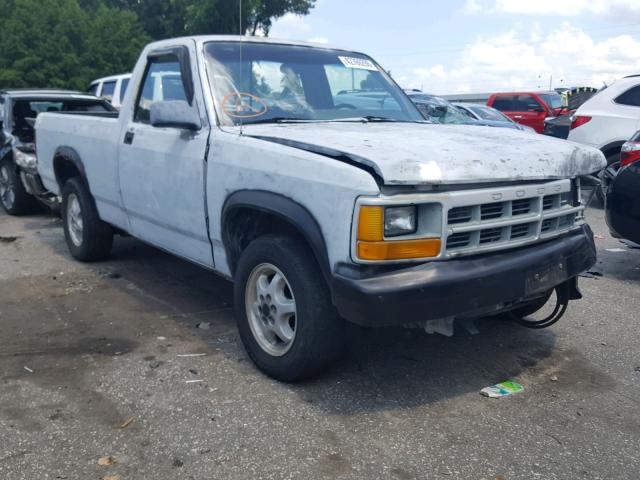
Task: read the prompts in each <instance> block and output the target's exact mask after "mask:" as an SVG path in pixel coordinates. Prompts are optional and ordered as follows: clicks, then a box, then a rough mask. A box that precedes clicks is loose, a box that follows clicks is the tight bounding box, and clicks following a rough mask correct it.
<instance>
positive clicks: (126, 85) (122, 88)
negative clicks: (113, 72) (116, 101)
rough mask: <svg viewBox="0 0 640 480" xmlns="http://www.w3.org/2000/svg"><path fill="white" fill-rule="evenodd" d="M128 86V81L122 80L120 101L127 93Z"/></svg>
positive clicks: (126, 79)
mask: <svg viewBox="0 0 640 480" xmlns="http://www.w3.org/2000/svg"><path fill="white" fill-rule="evenodd" d="M128 86H129V79H128V78H123V79H122V81H121V82H120V101H121V102H122V100H123V99H124V94H125V93H127V87H128Z"/></svg>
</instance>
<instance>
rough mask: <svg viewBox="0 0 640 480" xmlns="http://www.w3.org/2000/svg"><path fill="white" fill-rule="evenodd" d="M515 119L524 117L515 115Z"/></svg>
mask: <svg viewBox="0 0 640 480" xmlns="http://www.w3.org/2000/svg"><path fill="white" fill-rule="evenodd" d="M513 118H522V115H514V117H513Z"/></svg>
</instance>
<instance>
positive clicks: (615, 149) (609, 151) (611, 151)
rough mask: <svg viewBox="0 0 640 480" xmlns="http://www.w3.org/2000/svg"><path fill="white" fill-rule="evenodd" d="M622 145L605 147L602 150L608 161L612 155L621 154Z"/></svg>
mask: <svg viewBox="0 0 640 480" xmlns="http://www.w3.org/2000/svg"><path fill="white" fill-rule="evenodd" d="M622 145H623V144H622V143H620V144H619V145H618V144H616V145H607V146H606V147H604V148H603V149H602V153H603V154H604V156H605V157H606V158H607V159H608V158H609V157H610V156H611V155H615V154H617V153H620V150H621V149H622Z"/></svg>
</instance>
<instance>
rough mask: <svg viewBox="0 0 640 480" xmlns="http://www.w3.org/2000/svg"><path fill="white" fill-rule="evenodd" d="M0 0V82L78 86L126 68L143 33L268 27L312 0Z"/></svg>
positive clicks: (157, 35) (146, 37)
mask: <svg viewBox="0 0 640 480" xmlns="http://www.w3.org/2000/svg"><path fill="white" fill-rule="evenodd" d="M239 2H240V0H0V18H2V24H1V26H0V88H20V87H49V88H71V89H78V90H84V89H86V88H87V87H88V85H89V83H90V82H91V81H92V80H94V79H95V78H99V77H103V76H107V75H113V74H117V73H124V72H128V71H131V69H132V68H133V66H134V64H135V61H136V59H137V58H138V55H139V54H140V51H141V50H142V47H143V46H144V45H145V44H146V43H147V42H149V41H150V40H158V39H164V38H171V37H179V36H183V35H197V34H237V33H238V32H239V31H240V29H242V31H244V32H246V33H249V34H253V35H255V34H257V33H264V34H268V33H269V29H270V28H271V25H272V22H273V20H274V19H277V18H280V17H282V16H283V15H285V14H287V13H295V14H298V15H306V14H308V13H309V11H310V9H311V8H313V7H314V5H315V2H316V0H242V10H243V15H242V24H240V23H241V22H240V8H239V7H240V3H239Z"/></svg>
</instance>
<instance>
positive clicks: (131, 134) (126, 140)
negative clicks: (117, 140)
mask: <svg viewBox="0 0 640 480" xmlns="http://www.w3.org/2000/svg"><path fill="white" fill-rule="evenodd" d="M133 137H135V132H134V131H133V130H129V131H128V132H127V133H125V134H124V144H125V145H131V144H132V143H133Z"/></svg>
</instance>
